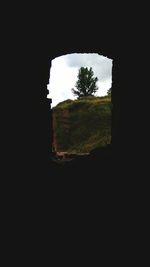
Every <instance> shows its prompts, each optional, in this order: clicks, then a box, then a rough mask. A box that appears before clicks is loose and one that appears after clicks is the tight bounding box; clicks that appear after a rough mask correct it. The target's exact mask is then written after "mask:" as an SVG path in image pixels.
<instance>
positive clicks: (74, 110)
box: [53, 96, 111, 153]
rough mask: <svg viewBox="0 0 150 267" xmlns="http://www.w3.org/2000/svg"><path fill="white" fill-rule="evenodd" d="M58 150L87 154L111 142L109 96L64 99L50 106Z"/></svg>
mask: <svg viewBox="0 0 150 267" xmlns="http://www.w3.org/2000/svg"><path fill="white" fill-rule="evenodd" d="M53 118H54V120H55V124H54V131H55V138H56V142H57V147H58V148H57V150H58V151H66V152H70V153H79V152H80V153H87V152H90V151H91V150H92V149H95V148H97V147H104V146H105V145H106V144H110V142H111V98H110V96H105V97H95V96H86V97H82V98H79V99H77V100H69V99H68V100H66V101H63V102H61V103H59V104H58V105H57V106H56V107H55V108H53Z"/></svg>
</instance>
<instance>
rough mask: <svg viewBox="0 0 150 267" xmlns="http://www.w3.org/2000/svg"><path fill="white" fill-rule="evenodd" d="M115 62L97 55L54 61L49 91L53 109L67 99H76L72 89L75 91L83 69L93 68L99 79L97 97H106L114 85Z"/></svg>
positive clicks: (81, 55) (82, 55)
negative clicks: (78, 76) (113, 66)
mask: <svg viewBox="0 0 150 267" xmlns="http://www.w3.org/2000/svg"><path fill="white" fill-rule="evenodd" d="M112 64H113V60H112V59H110V58H107V57H104V56H101V55H99V54H97V53H89V54H86V53H85V54H80V53H78V54H77V53H74V54H67V55H63V56H60V57H57V58H55V59H53V60H52V62H51V68H50V78H49V84H48V85H47V89H48V90H49V94H48V96H47V97H48V98H52V105H51V106H52V107H54V106H56V105H57V104H58V103H60V102H62V101H64V100H67V99H76V98H77V97H76V96H74V95H73V93H72V91H71V89H72V88H74V89H75V84H76V81H77V80H78V78H77V75H78V71H79V69H80V68H81V67H88V68H90V67H92V69H93V72H94V77H97V78H98V82H97V86H98V88H99V89H98V91H97V92H96V93H95V94H94V95H95V96H104V95H106V94H107V90H108V89H109V88H111V84H112Z"/></svg>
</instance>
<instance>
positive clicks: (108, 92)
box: [107, 88, 112, 96]
mask: <svg viewBox="0 0 150 267" xmlns="http://www.w3.org/2000/svg"><path fill="white" fill-rule="evenodd" d="M111 90H112V89H111V88H109V89H108V91H107V95H109V96H111Z"/></svg>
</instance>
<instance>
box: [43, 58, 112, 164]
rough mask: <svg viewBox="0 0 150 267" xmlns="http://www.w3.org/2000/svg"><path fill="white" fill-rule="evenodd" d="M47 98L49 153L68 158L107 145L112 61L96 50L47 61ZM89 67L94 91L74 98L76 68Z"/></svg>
mask: <svg viewBox="0 0 150 267" xmlns="http://www.w3.org/2000/svg"><path fill="white" fill-rule="evenodd" d="M51 63H52V64H51V69H50V79H49V84H48V86H47V88H48V90H49V95H48V98H52V118H53V152H54V154H55V155H57V158H58V159H60V158H63V159H66V158H69V159H72V158H74V157H77V156H81V155H83V156H85V155H87V154H89V153H90V152H91V151H93V150H95V149H98V148H104V147H106V146H108V145H110V144H111V117H112V103H111V90H112V66H113V60H112V59H110V58H108V57H106V56H102V55H99V54H98V53H72V54H67V55H63V56H59V57H57V58H54V59H53V60H52V62H51ZM81 67H84V68H86V67H87V68H88V69H89V68H90V67H91V68H92V70H93V74H94V77H97V78H98V81H97V85H98V86H97V87H98V90H97V91H96V93H93V94H91V95H88V96H86V97H75V96H74V95H73V94H72V92H71V88H72V87H74V86H75V83H76V81H77V77H78V73H79V69H80V68H81Z"/></svg>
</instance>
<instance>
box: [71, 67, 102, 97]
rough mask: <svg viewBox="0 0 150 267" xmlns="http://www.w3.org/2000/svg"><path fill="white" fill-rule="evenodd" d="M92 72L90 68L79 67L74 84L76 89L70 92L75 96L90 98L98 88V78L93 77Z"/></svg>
mask: <svg viewBox="0 0 150 267" xmlns="http://www.w3.org/2000/svg"><path fill="white" fill-rule="evenodd" d="M93 75H94V72H93V70H92V68H90V69H88V68H87V67H86V68H84V67H81V68H80V69H79V72H78V80H77V82H76V85H75V87H76V89H77V90H75V89H74V88H72V92H73V94H74V95H75V96H78V97H82V96H90V95H92V94H94V93H95V92H96V91H97V90H98V87H97V85H96V83H97V81H98V78H97V77H93Z"/></svg>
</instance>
